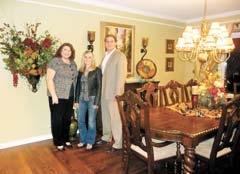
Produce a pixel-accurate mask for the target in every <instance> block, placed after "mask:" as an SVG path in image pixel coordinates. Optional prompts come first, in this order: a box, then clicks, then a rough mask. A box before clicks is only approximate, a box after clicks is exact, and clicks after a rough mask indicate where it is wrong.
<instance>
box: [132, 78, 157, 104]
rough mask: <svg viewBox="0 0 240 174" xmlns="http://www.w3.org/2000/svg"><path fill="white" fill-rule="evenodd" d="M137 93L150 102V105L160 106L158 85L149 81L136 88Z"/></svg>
mask: <svg viewBox="0 0 240 174" xmlns="http://www.w3.org/2000/svg"><path fill="white" fill-rule="evenodd" d="M136 92H137V95H138V96H139V97H141V98H142V99H143V100H144V101H146V102H147V103H148V105H149V106H150V107H156V106H158V85H157V84H155V83H153V82H147V83H145V84H144V85H143V86H142V87H140V88H137V89H136Z"/></svg>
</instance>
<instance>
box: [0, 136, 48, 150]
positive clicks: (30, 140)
mask: <svg viewBox="0 0 240 174" xmlns="http://www.w3.org/2000/svg"><path fill="white" fill-rule="evenodd" d="M48 139H52V135H51V134H47V135H41V136H37V137H30V138H26V139H21V140H16V141H10V142H7V143H2V144H0V149H5V148H9V147H14V146H20V145H24V144H28V143H34V142H38V141H43V140H48Z"/></svg>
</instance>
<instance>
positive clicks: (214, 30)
mask: <svg viewBox="0 0 240 174" xmlns="http://www.w3.org/2000/svg"><path fill="white" fill-rule="evenodd" d="M206 14H207V0H205V2H204V17H203V20H202V22H201V31H200V32H199V30H198V29H195V28H192V27H191V26H187V27H186V28H185V30H184V32H183V34H182V37H180V38H178V42H177V44H176V51H177V56H178V58H179V59H180V60H182V61H190V62H194V61H195V63H196V66H198V67H195V77H196V78H198V79H199V78H204V76H202V75H204V74H205V75H207V74H208V73H210V72H212V71H213V69H214V68H215V67H216V65H217V64H219V63H222V62H226V61H227V60H228V58H229V57H230V52H231V51H232V50H233V49H234V44H233V41H232V38H230V37H229V33H228V31H227V29H226V26H221V25H220V24H219V23H217V22H213V23H212V24H211V26H210V27H209V23H208V22H207V20H206Z"/></svg>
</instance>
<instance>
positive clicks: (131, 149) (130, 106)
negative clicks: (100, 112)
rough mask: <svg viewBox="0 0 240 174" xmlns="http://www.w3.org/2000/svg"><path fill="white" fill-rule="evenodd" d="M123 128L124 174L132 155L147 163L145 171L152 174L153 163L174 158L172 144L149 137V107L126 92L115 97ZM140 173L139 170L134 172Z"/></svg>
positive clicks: (173, 145)
mask: <svg viewBox="0 0 240 174" xmlns="http://www.w3.org/2000/svg"><path fill="white" fill-rule="evenodd" d="M116 99H117V103H118V108H119V111H120V115H121V119H122V126H123V166H124V171H125V173H126V174H128V173H132V171H131V172H130V170H129V168H130V167H129V163H130V161H131V160H130V159H131V157H132V155H135V156H136V157H138V158H140V159H142V160H143V161H145V162H146V163H147V165H146V166H145V168H144V169H145V170H146V169H147V173H148V174H152V173H154V168H155V164H156V163H155V162H156V161H159V160H163V159H167V158H170V157H174V156H176V147H175V144H174V143H171V142H168V141H161V140H156V139H153V138H152V137H151V132H150V125H149V106H148V104H147V103H146V102H144V101H143V100H142V99H141V98H140V97H139V96H137V94H136V93H134V92H132V91H130V90H129V91H127V92H125V93H124V94H123V95H121V96H116ZM140 171H142V170H141V169H140V168H139V170H136V172H140Z"/></svg>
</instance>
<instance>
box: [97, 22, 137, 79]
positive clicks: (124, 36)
mask: <svg viewBox="0 0 240 174" xmlns="http://www.w3.org/2000/svg"><path fill="white" fill-rule="evenodd" d="M134 32H135V27H134V26H133V25H126V24H117V23H111V22H101V46H102V51H103V53H104V52H105V47H104V38H105V36H106V35H107V34H113V35H114V36H116V38H117V48H118V49H119V50H120V51H122V52H123V53H124V54H125V56H126V58H127V72H128V77H131V76H133V75H134V40H135V39H134V34H135V33H134ZM102 55H103V54H102Z"/></svg>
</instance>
